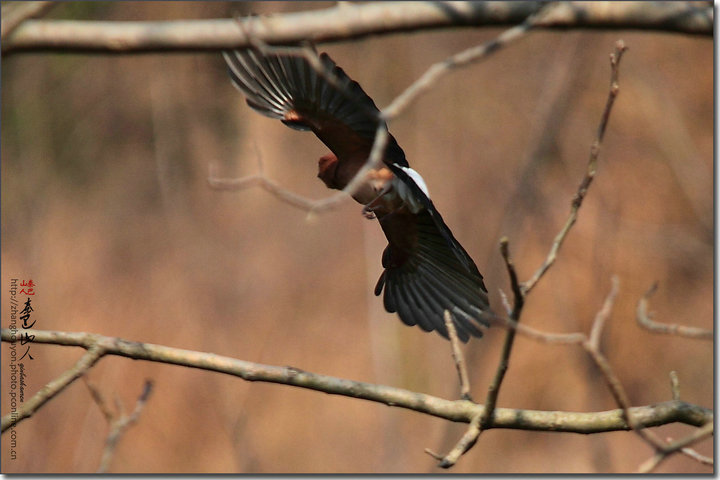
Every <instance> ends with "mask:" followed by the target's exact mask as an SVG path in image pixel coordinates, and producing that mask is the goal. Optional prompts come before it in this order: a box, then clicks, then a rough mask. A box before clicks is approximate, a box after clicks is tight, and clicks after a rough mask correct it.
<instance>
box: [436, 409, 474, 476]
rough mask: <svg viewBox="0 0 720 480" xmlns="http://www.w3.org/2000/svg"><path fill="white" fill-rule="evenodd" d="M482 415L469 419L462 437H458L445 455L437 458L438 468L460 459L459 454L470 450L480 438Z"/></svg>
mask: <svg viewBox="0 0 720 480" xmlns="http://www.w3.org/2000/svg"><path fill="white" fill-rule="evenodd" d="M482 417H483V415H482V414H481V415H476V416H475V417H474V418H473V419H472V420H471V421H470V425H469V426H468V428H467V430H466V431H465V434H463V436H462V437H460V440H459V441H458V442H457V443H456V444H455V446H454V447H453V448H452V450H450V452H448V454H447V455H445V456H444V457H443V458H441V459H439V460H440V462H439V463H438V467H440V468H450V467H452V466H453V465H455V464H456V463H457V461H458V460H459V459H460V457H461V456H463V455H464V454H465V453H466V452H467V451H468V450H470V449H471V448H472V447H473V446H474V445H475V443H476V442H477V440H478V438H480V434H481V433H482V431H483V430H484V429H483V427H482V426H481V424H482Z"/></svg>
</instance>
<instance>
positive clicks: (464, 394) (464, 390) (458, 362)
mask: <svg viewBox="0 0 720 480" xmlns="http://www.w3.org/2000/svg"><path fill="white" fill-rule="evenodd" d="M444 318H445V327H446V328H447V331H448V335H449V336H450V345H451V346H452V357H453V361H454V362H455V368H456V369H457V373H458V378H459V380H460V398H462V399H463V400H470V401H471V402H472V397H471V396H470V380H469V379H468V373H467V367H466V365H465V357H464V356H463V354H462V350H461V349H460V340H459V339H458V336H457V330H456V329H455V324H454V323H453V320H452V315H451V314H450V311H449V310H445V314H444Z"/></svg>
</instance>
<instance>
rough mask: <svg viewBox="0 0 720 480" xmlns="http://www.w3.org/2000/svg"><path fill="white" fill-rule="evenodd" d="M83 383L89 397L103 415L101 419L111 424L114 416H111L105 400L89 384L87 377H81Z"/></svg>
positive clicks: (111, 413)
mask: <svg viewBox="0 0 720 480" xmlns="http://www.w3.org/2000/svg"><path fill="white" fill-rule="evenodd" d="M83 381H84V382H85V386H86V387H87V389H88V391H89V392H90V396H91V397H92V399H93V401H95V405H97V406H98V408H99V409H100V411H101V412H102V414H103V417H105V420H107V421H108V423H110V422H112V420H113V418H114V417H115V414H113V412H112V411H111V410H110V407H108V404H107V402H106V401H105V398H104V397H103V396H102V393H100V390H98V389H97V387H95V385H93V384H92V383H90V381H89V380H88V379H87V377H83Z"/></svg>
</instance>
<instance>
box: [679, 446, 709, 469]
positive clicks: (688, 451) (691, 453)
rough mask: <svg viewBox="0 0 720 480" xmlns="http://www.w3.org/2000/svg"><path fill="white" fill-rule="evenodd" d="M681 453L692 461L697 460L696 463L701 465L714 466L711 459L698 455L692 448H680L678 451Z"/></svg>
mask: <svg viewBox="0 0 720 480" xmlns="http://www.w3.org/2000/svg"><path fill="white" fill-rule="evenodd" d="M680 451H681V452H682V453H684V454H685V455H687V456H688V457H690V458H692V459H693V460H697V461H698V462H700V463H702V464H703V465H714V464H715V462H714V461H713V459H712V457H707V456H705V455H703V454H701V453H699V452H698V451H697V450H693V449H692V448H688V447H685V448H682V449H680Z"/></svg>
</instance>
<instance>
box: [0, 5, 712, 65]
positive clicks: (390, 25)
mask: <svg viewBox="0 0 720 480" xmlns="http://www.w3.org/2000/svg"><path fill="white" fill-rule="evenodd" d="M540 5H541V4H540V3H538V2H497V1H496V2H412V3H407V2H373V3H367V4H343V5H342V6H336V7H332V8H328V9H325V10H314V11H310V12H298V13H282V14H274V15H267V16H259V17H258V16H252V17H247V18H244V19H242V22H243V23H244V24H245V28H244V29H240V28H238V25H237V23H236V22H235V20H232V19H214V20H185V21H160V22H103V21H67V20H64V21H61V20H48V21H43V20H28V21H26V22H24V23H23V24H22V25H20V26H19V27H18V28H17V29H16V30H15V31H14V32H13V33H12V34H11V35H9V36H8V38H7V39H4V41H3V44H2V51H3V53H9V52H13V51H23V50H24V51H53V50H55V51H57V50H61V51H75V52H106V53H110V52H115V53H133V52H152V51H155V52H157V51H170V50H174V51H192V50H218V49H224V48H237V47H247V46H250V45H251V41H250V38H249V37H248V35H247V34H246V32H250V33H251V34H252V35H253V36H254V37H255V38H257V39H259V40H261V41H263V42H265V43H268V44H292V43H297V42H300V41H303V40H310V41H313V42H315V43H326V42H339V41H347V40H351V39H358V38H363V37H366V36H369V35H386V34H392V33H400V32H410V31H417V30H431V29H439V28H449V27H482V26H500V25H513V24H517V23H520V22H522V21H524V20H525V19H526V18H527V17H528V16H529V15H531V14H533V13H534V12H535V11H536V10H537V9H538V7H539V6H540ZM553 10H554V11H553V14H552V15H551V16H548V17H547V18H545V19H544V20H543V22H542V23H541V24H540V25H538V27H539V28H543V29H574V28H582V29H587V28H593V29H607V30H610V29H623V30H628V29H631V30H654V31H661V32H677V33H687V34H694V35H706V36H712V34H713V7H712V6H711V5H710V6H708V5H707V4H706V3H698V4H693V3H686V2H563V3H562V4H561V8H558V9H553Z"/></svg>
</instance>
